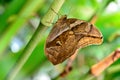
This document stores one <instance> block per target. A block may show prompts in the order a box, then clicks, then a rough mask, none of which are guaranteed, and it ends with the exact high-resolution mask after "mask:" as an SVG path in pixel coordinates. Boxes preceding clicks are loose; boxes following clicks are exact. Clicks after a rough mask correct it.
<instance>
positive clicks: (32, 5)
mask: <svg viewBox="0 0 120 80" xmlns="http://www.w3.org/2000/svg"><path fill="white" fill-rule="evenodd" d="M43 1H44V0H28V2H27V3H26V5H25V6H24V7H23V8H22V10H21V11H20V13H19V15H18V18H17V19H16V20H15V21H14V22H13V23H12V24H11V25H10V26H8V28H7V29H6V31H5V32H4V34H2V36H1V37H0V57H1V56H2V55H3V54H4V51H5V49H6V47H7V45H8V44H9V42H10V41H11V39H12V38H13V36H14V35H15V34H16V32H17V31H18V30H19V29H20V28H21V26H22V25H23V24H24V23H25V22H26V21H27V20H28V19H29V18H30V17H31V15H32V13H33V12H36V11H37V10H38V9H39V8H40V6H41V4H43Z"/></svg>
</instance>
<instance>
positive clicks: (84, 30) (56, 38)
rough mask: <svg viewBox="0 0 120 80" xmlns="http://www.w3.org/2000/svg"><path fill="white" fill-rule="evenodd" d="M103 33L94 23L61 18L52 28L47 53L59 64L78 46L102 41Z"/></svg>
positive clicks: (49, 57) (81, 46)
mask: <svg viewBox="0 0 120 80" xmlns="http://www.w3.org/2000/svg"><path fill="white" fill-rule="evenodd" d="M101 36H102V35H101V33H100V32H99V31H98V29H96V27H94V26H93V25H92V24H90V23H87V22H85V21H82V20H78V19H67V18H66V17H65V16H64V17H62V18H60V19H59V20H58V21H57V23H56V24H55V26H54V27H53V29H52V30H51V32H50V34H49V36H48V38H47V40H46V45H45V53H46V55H47V57H48V59H49V60H50V61H51V62H52V63H53V64H59V63H61V62H63V61H64V60H66V59H67V58H69V57H70V56H71V55H73V54H74V53H75V51H76V49H78V48H83V47H85V46H87V45H91V44H100V43H101V42H102V37H101Z"/></svg>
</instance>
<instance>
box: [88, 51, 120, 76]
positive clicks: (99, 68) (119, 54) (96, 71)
mask: <svg viewBox="0 0 120 80" xmlns="http://www.w3.org/2000/svg"><path fill="white" fill-rule="evenodd" d="M119 58H120V49H117V50H115V51H114V52H112V53H111V54H110V55H109V56H108V57H106V58H105V59H103V60H102V61H100V62H99V63H97V64H95V65H93V66H92V68H91V70H90V72H91V74H92V75H94V76H98V75H100V73H101V72H103V71H104V70H105V69H106V68H108V67H109V66H110V65H111V64H112V63H114V62H115V61H116V60H118V59H119Z"/></svg>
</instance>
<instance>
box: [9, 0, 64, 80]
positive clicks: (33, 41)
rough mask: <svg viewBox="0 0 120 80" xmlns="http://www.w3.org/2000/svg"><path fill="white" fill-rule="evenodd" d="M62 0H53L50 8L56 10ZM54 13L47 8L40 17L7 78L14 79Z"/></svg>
mask: <svg viewBox="0 0 120 80" xmlns="http://www.w3.org/2000/svg"><path fill="white" fill-rule="evenodd" d="M64 1H65V0H54V2H53V4H52V6H51V8H52V9H54V10H55V11H56V12H58V11H59V9H60V8H61V7H62V4H63V3H64ZM55 15H56V14H55V13H54V12H53V11H52V10H51V9H49V11H48V12H47V14H46V15H45V16H44V17H43V19H42V24H40V25H39V26H38V28H37V30H36V32H35V33H34V35H33V37H32V38H31V40H30V41H29V43H28V44H27V46H26V47H25V49H24V51H23V53H22V54H23V55H22V56H21V57H20V59H19V60H18V61H17V63H16V65H15V66H14V67H13V68H12V70H11V72H10V73H9V75H8V77H7V80H14V78H15V77H16V75H17V74H18V72H19V71H20V70H21V68H22V67H23V65H24V64H25V63H26V61H27V59H28V58H29V56H30V55H31V54H32V51H33V50H34V48H35V47H36V46H37V44H38V43H39V42H40V38H42V36H43V35H44V31H45V30H46V29H47V26H48V25H49V24H46V21H50V22H52V21H53V19H54V17H55Z"/></svg>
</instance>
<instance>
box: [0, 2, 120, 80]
mask: <svg viewBox="0 0 120 80" xmlns="http://www.w3.org/2000/svg"><path fill="white" fill-rule="evenodd" d="M53 1H54V0H0V80H5V78H6V77H7V75H8V74H9V73H10V71H11V69H12V67H13V66H14V65H15V64H16V62H17V60H18V59H19V58H22V57H20V56H21V54H22V51H23V50H24V48H25V46H26V45H27V43H28V41H29V40H30V39H31V37H32V35H33V33H34V32H35V30H36V29H37V27H38V25H39V23H40V21H41V18H42V17H43V16H44V15H45V14H46V12H47V11H48V10H49V8H50V5H51V4H52V2H53ZM65 14H66V15H67V16H68V17H69V18H77V19H82V20H86V21H90V19H91V18H93V17H95V19H96V22H95V25H96V27H97V28H98V29H99V30H100V31H101V32H102V34H103V36H104V41H103V44H102V45H97V46H96V45H92V46H88V47H86V48H83V49H81V50H79V53H78V55H77V57H76V59H75V61H74V63H73V70H72V71H71V72H70V73H69V74H68V75H67V76H66V77H65V78H60V77H59V76H58V75H59V74H60V73H61V72H62V71H63V69H64V67H65V64H66V61H65V62H64V63H62V64H59V65H57V66H54V65H52V64H51V63H50V62H49V61H48V59H47V58H46V56H45V54H44V44H45V40H46V38H47V35H48V34H49V32H50V30H51V28H52V26H53V25H54V23H55V22H56V20H57V19H58V18H59V17H60V16H62V15H65ZM54 23H53V25H52V26H50V27H48V29H47V30H46V31H44V36H43V37H42V38H40V42H39V44H38V45H37V47H36V48H35V49H34V51H33V52H32V55H31V56H30V57H29V59H28V61H27V62H26V63H25V65H24V66H23V67H22V69H21V70H20V72H19V73H18V74H17V76H16V78H15V80H89V79H88V78H87V74H86V73H87V72H88V71H89V69H90V67H91V66H92V65H94V64H95V63H98V62H99V61H101V60H102V59H103V58H105V57H106V56H108V55H109V54H110V53H111V52H112V51H114V50H115V49H117V48H119V47H120V0H66V1H65V3H64V4H63V6H62V8H61V9H60V11H59V13H58V14H57V16H56V19H55V20H54ZM93 80H120V60H117V61H116V62H114V63H113V64H112V65H111V66H110V67H108V68H107V69H106V70H105V71H104V72H103V73H102V74H101V75H100V76H98V77H95V78H93Z"/></svg>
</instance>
